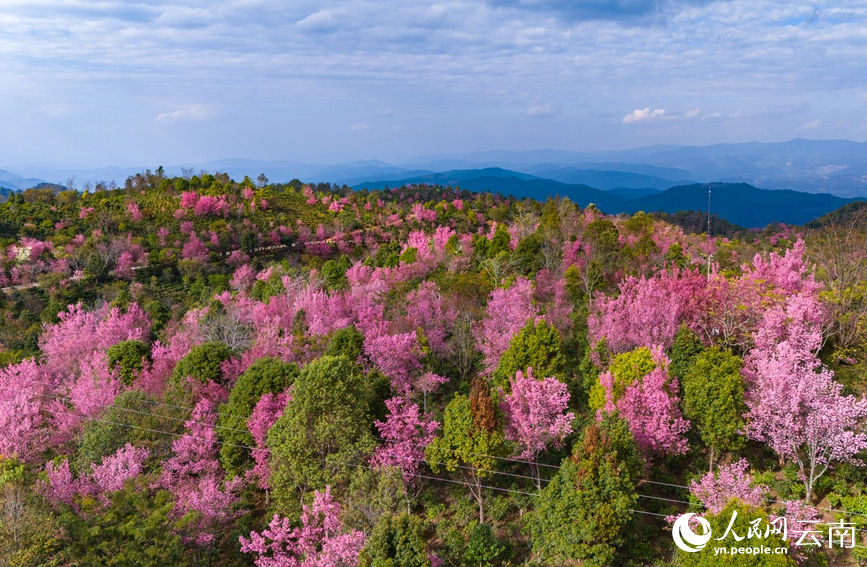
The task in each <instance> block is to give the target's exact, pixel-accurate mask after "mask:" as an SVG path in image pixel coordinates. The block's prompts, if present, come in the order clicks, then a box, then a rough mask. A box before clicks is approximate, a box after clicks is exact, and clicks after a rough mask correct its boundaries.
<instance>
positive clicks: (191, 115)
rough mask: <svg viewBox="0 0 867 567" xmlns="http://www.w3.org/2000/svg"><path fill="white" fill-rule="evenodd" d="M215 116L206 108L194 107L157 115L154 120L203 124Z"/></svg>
mask: <svg viewBox="0 0 867 567" xmlns="http://www.w3.org/2000/svg"><path fill="white" fill-rule="evenodd" d="M213 115H214V113H213V111H212V110H211V109H210V108H208V107H206V106H202V105H192V106H186V107H183V108H179V109H177V110H173V111H171V112H163V113H162V114H157V115H156V117H154V120H156V121H157V122H201V121H204V120H207V119H208V118H210V117H211V116H213Z"/></svg>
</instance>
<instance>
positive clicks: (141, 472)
mask: <svg viewBox="0 0 867 567" xmlns="http://www.w3.org/2000/svg"><path fill="white" fill-rule="evenodd" d="M850 209H851V210H847V211H843V212H841V213H840V214H838V215H836V216H829V217H828V218H827V219H825V220H824V221H823V222H820V223H816V224H815V225H814V226H811V227H809V228H806V227H805V228H798V227H791V226H785V225H773V226H770V227H768V228H766V229H764V230H739V229H737V227H733V226H732V225H726V224H724V223H722V224H721V221H718V220H717V221H715V222H714V225H715V227H717V228H719V230H718V232H717V233H716V236H713V235H712V236H710V237H709V236H708V235H706V234H704V233H700V232H698V231H701V230H703V228H704V226H702V223H706V222H707V217H704V220H702V219H701V218H700V216H698V214H697V213H695V214H681V215H667V216H666V217H665V219H666V220H663V219H661V218H658V217H654V215H650V214H645V213H637V214H635V215H632V216H626V215H620V216H610V215H605V214H603V213H602V212H600V211H599V210H598V209H596V208H594V207H592V206H590V207H589V208H586V209H580V208H579V207H577V206H575V205H574V204H573V203H571V202H570V201H569V200H568V199H551V200H548V201H547V202H537V201H534V200H531V199H524V200H518V199H515V198H510V197H503V196H502V195H498V194H490V193H477V194H472V193H469V192H467V191H461V190H460V189H457V188H452V187H440V186H424V185H422V186H404V187H399V188H392V189H385V190H382V191H366V190H365V191H353V190H352V189H350V188H348V187H345V186H344V187H337V186H332V185H327V184H319V185H306V184H303V183H301V182H300V181H297V180H294V181H292V182H291V183H288V184H270V183H269V182H268V180H267V179H266V178H265V177H264V175H262V176H260V177H259V178H258V179H257V180H251V179H248V178H245V179H244V180H243V181H241V182H236V181H234V180H232V179H230V178H229V177H228V176H227V175H225V174H219V173H217V174H208V173H205V172H201V173H200V174H199V175H185V176H184V177H176V178H169V177H167V176H165V175H164V173H163V171H162V168H160V169H157V170H156V172H150V171H148V172H145V173H143V174H140V175H136V176H134V177H131V178H129V179H128V180H127V181H126V183H125V185H124V187H118V188H116V187H113V186H112V187H108V186H106V185H105V184H99V185H97V186H96V187H88V188H87V190H84V191H75V190H71V189H70V190H58V189H57V188H35V189H29V190H27V191H24V192H22V193H16V194H13V195H11V196H10V197H9V199H8V201H7V202H6V203H3V204H0V245H2V250H3V252H4V253H3V255H2V260H0V287H2V291H3V293H2V294H0V343H2V344H0V348H2V350H0V565H2V566H7V565H8V566H13V565H14V566H36V565H46V566H58V567H60V566H90V565H93V566H109V565H112V566H114V565H135V566H174V565H178V566H180V565H190V566H207V565H213V566H223V565H226V566H229V565H232V566H235V565H256V566H258V567H301V566H303V567H314V566H317V567H324V566H336V567H341V566H355V565H359V566H366V567H386V566H390V567H436V566H443V565H450V566H451V565H454V566H463V565H467V566H480V567H481V566H508V565H535V566H542V565H555V566H558V565H586V566H599V567H602V566H608V565H623V566H630V565H631V566H640V565H655V566H660V567H661V566H666V565H696V566H697V565H703V566H704V565H794V564H796V563H798V564H806V565H855V564H857V565H864V564H867V553H865V551H867V550H865V546H867V538H865V537H864V536H865V535H867V469H865V468H864V463H863V462H862V458H863V457H864V456H865V454H867V434H865V429H864V425H865V423H867V422H865V419H867V402H865V401H864V399H863V394H864V393H865V391H867V383H865V369H867V342H865V341H867V316H865V314H867V298H865V293H867V212H865V210H864V209H858V208H850ZM673 223H678V224H680V225H682V226H678V224H673ZM684 227H686V228H684ZM690 229H692V230H694V231H695V232H693V231H692V230H690ZM712 232H713V231H712ZM685 512H696V513H699V514H700V515H701V516H702V517H703V518H705V519H706V520H707V521H708V522H709V523H710V524H709V525H712V526H713V527H714V534H716V533H717V531H716V530H717V529H719V532H720V533H721V532H723V531H724V530H725V529H726V524H728V522H729V518H733V519H732V522H733V523H732V524H728V527H729V528H730V529H734V531H735V532H736V533H740V534H741V535H742V536H743V535H746V534H747V532H748V531H749V530H751V526H752V527H755V526H756V525H758V524H761V522H772V521H774V520H777V519H779V518H785V520H786V521H787V522H788V528H789V529H788V532H787V533H782V534H781V533H771V532H766V533H764V538H765V539H764V540H762V541H763V545H769V546H771V547H775V548H777V547H779V548H782V547H785V548H787V549H788V550H789V553H788V554H784V555H754V556H725V557H717V556H714V555H713V553H712V551H711V549H710V548H707V549H706V550H704V551H702V552H700V553H686V552H683V551H679V550H678V549H677V548H676V547H675V545H674V542H673V540H672V532H671V522H672V520H673V518H675V517H677V516H678V515H680V514H683V513H685ZM733 512H737V515H736V518H737V520H736V521H735V519H734V518H735V515H734V514H733ZM840 521H845V522H850V523H851V525H854V526H855V528H856V530H857V532H855V533H856V536H857V537H856V538H855V540H856V541H853V542H851V543H853V544H856V545H854V547H849V546H836V547H834V546H830V547H829V545H828V536H829V534H828V531H827V528H821V527H818V526H827V525H828V524H830V523H833V522H840ZM811 522H818V523H811ZM802 524H805V525H810V526H814V527H813V528H811V529H814V530H817V531H818V530H822V529H824V530H825V532H824V536H823V535H820V534H817V536H816V537H817V538H818V540H817V541H818V543H819V544H820V545H815V546H797V545H796V542H797V541H798V538H799V537H800V535H801V532H802V531H803V529H805V528H799V525H802ZM762 525H765V524H762ZM823 538H824V539H823Z"/></svg>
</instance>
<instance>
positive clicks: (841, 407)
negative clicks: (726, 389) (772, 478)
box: [745, 294, 867, 502]
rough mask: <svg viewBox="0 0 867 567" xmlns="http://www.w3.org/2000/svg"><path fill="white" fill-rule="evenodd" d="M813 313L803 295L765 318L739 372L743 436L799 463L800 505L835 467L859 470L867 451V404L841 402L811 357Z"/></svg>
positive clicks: (816, 334) (815, 345)
mask: <svg viewBox="0 0 867 567" xmlns="http://www.w3.org/2000/svg"><path fill="white" fill-rule="evenodd" d="M816 310H818V306H817V304H816V300H815V299H814V298H811V297H809V296H807V295H804V294H800V295H795V296H793V297H791V298H789V299H787V300H786V303H785V305H784V306H779V307H775V308H772V309H770V310H768V311H767V312H766V314H765V317H764V320H763V322H762V328H761V329H760V330H759V332H758V333H757V337H756V348H754V349H753V350H752V351H751V352H750V354H749V357H748V360H747V368H746V369H745V372H746V374H747V377H748V379H749V388H748V390H747V395H746V403H747V407H748V408H749V412H748V414H747V425H746V433H747V436H748V437H750V438H751V439H755V440H757V441H763V442H765V443H767V444H768V445H769V446H770V447H771V449H773V450H774V452H776V453H777V455H779V457H780V459H781V460H783V459H792V460H793V461H794V462H795V463H797V465H798V469H799V472H800V476H801V480H802V481H803V482H804V488H805V489H806V495H805V502H808V501H809V499H810V498H811V497H812V495H813V487H814V485H815V483H816V480H817V479H819V478H820V477H821V476H822V475H824V474H825V473H826V472H827V471H828V469H829V468H830V467H831V466H833V464H834V463H835V462H845V463H851V464H856V465H860V464H862V461H861V460H860V459H858V458H857V457H856V455H857V454H858V453H859V452H860V451H862V450H864V449H865V448H867V434H865V432H864V418H865V417H867V400H864V399H861V400H858V399H856V398H855V397H854V396H844V395H843V394H842V389H843V386H842V385H841V384H839V383H837V382H836V381H835V380H834V374H833V372H831V371H830V370H828V369H827V368H825V367H824V366H823V365H822V363H821V361H820V360H819V359H818V357H817V356H816V353H817V352H818V350H819V347H820V346H821V344H822V337H821V330H820V328H819V327H818V325H815V324H812V323H811V320H810V316H809V313H810V312H812V311H816Z"/></svg>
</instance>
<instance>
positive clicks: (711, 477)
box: [689, 459, 768, 514]
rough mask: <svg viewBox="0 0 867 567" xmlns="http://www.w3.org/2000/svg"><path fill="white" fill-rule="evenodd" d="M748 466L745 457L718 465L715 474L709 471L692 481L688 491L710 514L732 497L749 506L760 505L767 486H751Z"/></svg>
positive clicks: (723, 505) (765, 494)
mask: <svg viewBox="0 0 867 567" xmlns="http://www.w3.org/2000/svg"><path fill="white" fill-rule="evenodd" d="M749 468H750V465H749V463H748V462H747V461H746V459H741V460H739V461H737V462H734V463H732V464H730V465H725V466H722V467H719V469H718V470H717V471H716V474H714V473H712V472H710V473H707V474H706V475H704V476H703V477H702V478H701V480H699V481H698V482H696V481H692V482H691V483H690V485H689V491H690V493H692V495H693V496H695V497H696V498H698V499H699V501H700V502H701V503H702V505H703V506H704V507H705V508H707V510H708V511H709V512H710V513H712V514H719V513H720V512H722V510H723V508H725V507H726V505H727V504H728V502H729V500H731V499H732V498H737V499H739V500H741V501H742V502H744V503H746V504H749V505H750V506H761V505H762V504H764V501H765V497H766V496H767V494H768V487H767V486H764V485H761V484H760V485H758V486H752V482H753V477H752V476H750V474H749V473H748V472H747V471H748V470H749Z"/></svg>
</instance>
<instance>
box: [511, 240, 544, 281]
mask: <svg viewBox="0 0 867 567" xmlns="http://www.w3.org/2000/svg"><path fill="white" fill-rule="evenodd" d="M543 242H544V239H543V238H542V236H540V235H539V234H538V233H535V232H534V233H533V234H531V235H529V236H526V237H524V238H522V239H521V240H520V242H518V246H516V247H515V251H514V252H513V254H512V256H513V258H514V260H515V263H516V264H517V266H518V269H519V270H520V271H521V273H523V274H525V275H526V274H532V273H535V272H536V271H537V270H538V269H539V268H541V267H542V261H543V258H542V243H543Z"/></svg>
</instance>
